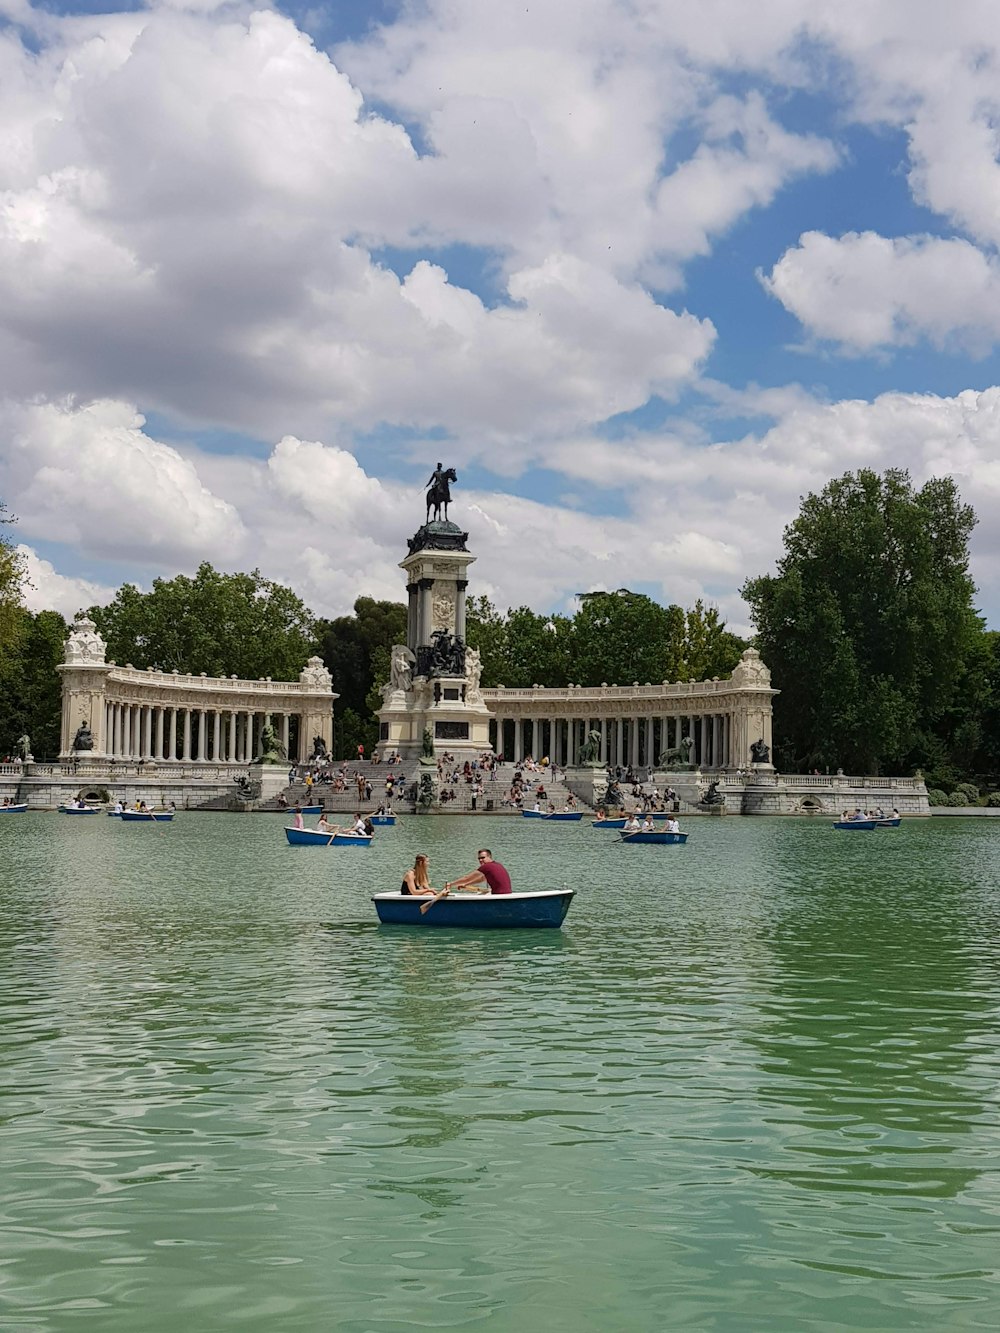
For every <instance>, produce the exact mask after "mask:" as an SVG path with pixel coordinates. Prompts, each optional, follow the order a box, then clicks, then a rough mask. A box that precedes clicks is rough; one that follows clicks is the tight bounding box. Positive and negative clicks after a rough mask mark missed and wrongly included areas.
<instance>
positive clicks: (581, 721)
mask: <svg viewBox="0 0 1000 1333" xmlns="http://www.w3.org/2000/svg"><path fill="white" fill-rule="evenodd" d="M591 731H596V732H598V733H599V735H600V738H601V743H600V753H599V758H600V761H601V763H602V764H610V765H611V767H612V768H615V767H619V768H629V767H631V768H633V769H638V768H655V767H657V765H658V764H659V762H660V756H661V755H662V754H663V752H664V751H665V750H670V749H678V748H680V746H681V743H682V741H683V740H685V739H686V738H688V737H689V738H690V740H691V742H692V746H691V754H690V762H691V763H692V764H697V765H698V766H699V767H700V768H703V769H704V768H730V767H732V768H735V767H738V766H739V765H741V764H744V763H747V762H748V760H749V755H737V754H736V753H735V744H734V736H735V727H734V718H733V714H732V713H729V712H719V713H683V714H677V715H674V716H672V715H670V714H667V715H664V716H659V717H656V716H653V715H648V716H643V715H641V714H640V715H632V716H611V717H599V718H594V717H558V716H556V717H545V716H544V715H541V716H540V715H538V714H524V715H520V714H519V715H516V716H513V717H509V716H508V717H505V716H504V715H503V713H502V712H501V711H500V710H499V709H497V712H496V737H495V740H494V748H495V750H496V751H497V753H498V754H501V755H503V757H504V758H506V759H512V760H514V761H515V762H517V761H519V760H521V759H525V758H527V756H528V755H531V756H532V757H533V758H535V759H541V758H542V757H543V756H544V755H547V756H548V758H549V760H550V761H551V762H552V763H557V764H560V765H568V766H570V767H572V766H573V765H574V764H575V763H577V762H578V756H579V754H580V750H581V749H582V747H583V745H584V744H585V743H586V740H587V736H588V733H589V732H591Z"/></svg>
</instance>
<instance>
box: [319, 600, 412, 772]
mask: <svg viewBox="0 0 1000 1333" xmlns="http://www.w3.org/2000/svg"><path fill="white" fill-rule="evenodd" d="M316 628H317V635H318V638H319V644H320V653H321V655H322V658H323V661H324V662H325V664H326V667H327V670H328V671H329V672H330V674H331V675H332V676H333V688H334V689H335V690H336V691H337V693H338V695H339V696H340V697H339V698H338V699H337V701H336V703H335V704H334V708H333V711H334V726H335V737H334V742H335V748H337V749H338V750H339V751H340V753H341V754H345V755H346V754H353V753H354V751H355V750H356V749H357V746H358V745H359V744H363V745H364V746H365V748H366V750H368V751H370V750H371V747H372V746H373V745H374V743H375V741H376V740H377V739H378V720H377V718H376V716H375V713H376V711H377V709H378V708H380V707H381V706H382V698H381V695H380V693H379V689H380V686H382V685H384V684H385V682H386V681H387V680H388V679H389V662H390V655H391V651H392V645H393V644H394V643H405V642H406V606H405V604H404V603H403V602H384V601H376V600H375V598H373V597H359V598H358V599H357V601H356V602H355V603H354V614H353V615H350V616H337V617H336V619H334V620H321V621H319V622H318V624H317V627H316Z"/></svg>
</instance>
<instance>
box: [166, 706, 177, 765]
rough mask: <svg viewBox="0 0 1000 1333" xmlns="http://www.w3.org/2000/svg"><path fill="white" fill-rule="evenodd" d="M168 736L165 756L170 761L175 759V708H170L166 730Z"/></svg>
mask: <svg viewBox="0 0 1000 1333" xmlns="http://www.w3.org/2000/svg"><path fill="white" fill-rule="evenodd" d="M168 736H169V739H168V740H167V756H168V758H170V759H176V758H177V708H176V706H174V707H172V708H171V710H170V725H169V728H168Z"/></svg>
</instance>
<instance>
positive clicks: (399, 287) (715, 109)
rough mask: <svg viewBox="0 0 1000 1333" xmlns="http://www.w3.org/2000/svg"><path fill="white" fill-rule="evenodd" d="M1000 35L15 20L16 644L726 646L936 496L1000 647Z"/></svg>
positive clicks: (967, 3) (4, 331)
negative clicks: (595, 630)
mask: <svg viewBox="0 0 1000 1333" xmlns="http://www.w3.org/2000/svg"><path fill="white" fill-rule="evenodd" d="M998 126H1000V21H998V15H997V10H996V5H995V0H955V2H954V3H952V4H950V5H947V6H944V5H941V4H940V2H939V0H841V2H840V3H839V4H837V5H836V6H833V5H824V6H819V5H816V4H815V3H814V0H810V2H809V3H806V0H760V3H758V4H755V5H748V4H747V3H746V2H745V0H699V3H697V4H678V3H676V2H675V0H578V3H576V4H575V5H572V6H567V5H566V4H565V3H564V2H563V0H528V3H525V4H524V5H523V6H522V5H521V4H509V5H508V4H501V5H489V4H484V3H483V0H422V2H420V3H417V2H416V0H414V2H413V3H406V4H396V3H390V0H379V2H378V3H371V4H369V5H364V4H359V3H353V4H348V3H346V0H333V2H332V3H327V4H315V5H311V4H306V3H301V4H291V5H288V6H286V7H284V8H282V7H274V8H269V7H265V6H263V5H259V4H242V3H234V4H229V3H215V0H168V2H165V3H153V4H151V5H149V6H141V7H139V6H129V7H125V8H120V9H114V10H108V9H106V8H105V6H104V5H103V4H101V3H100V0H83V3H82V4H80V3H78V4H75V5H73V4H65V5H64V4H56V3H49V4H47V5H44V6H41V5H32V4H31V3H30V0H0V500H2V501H3V502H4V503H5V504H6V506H7V508H8V509H9V510H10V511H12V512H13V513H14V514H15V515H16V516H17V518H18V524H17V527H16V529H15V530H14V537H15V541H16V542H17V543H19V544H20V546H21V549H22V552H23V554H24V555H25V558H26V561H27V565H28V569H29V573H30V576H31V581H32V585H33V586H32V587H31V589H30V590H29V605H30V606H31V607H32V608H33V609H41V608H43V607H52V608H55V609H57V610H60V611H62V612H63V613H64V614H66V615H72V614H74V613H75V612H76V610H77V609H78V608H79V607H81V606H84V605H88V604H90V603H92V602H95V601H96V602H101V601H105V600H108V599H110V598H111V597H112V596H113V594H114V591H115V589H116V588H117V587H118V586H119V585H120V584H121V583H122V582H124V581H126V580H128V581H131V582H135V583H137V584H138V585H139V586H141V587H148V586H149V585H150V584H151V582H152V580H153V579H154V578H157V577H165V578H171V577H173V576H174V575H175V574H178V573H192V572H193V571H194V570H195V569H196V568H197V566H198V564H199V563H200V562H202V561H204V560H207V561H210V562H211V563H212V564H213V565H215V566H216V567H217V568H219V569H224V570H237V569H244V570H249V569H252V568H259V569H260V570H261V571H262V572H263V573H264V574H265V575H266V576H267V577H269V578H272V579H276V580H279V581H281V582H284V583H287V584H288V585H290V586H291V587H292V588H293V589H294V590H295V591H296V592H297V593H298V594H299V595H300V596H301V597H302V598H303V599H304V601H305V602H306V604H307V605H308V606H309V607H310V608H311V609H312V610H313V611H314V612H316V613H317V614H321V615H341V614H345V613H347V612H349V611H350V608H351V606H352V604H353V602H354V600H355V598H356V597H358V596H359V595H362V594H366V595H370V596H375V597H380V598H381V597H384V598H391V599H394V600H402V599H403V596H404V592H403V585H404V577H403V575H402V573H401V571H400V570H399V568H398V562H399V560H400V559H401V558H402V556H403V555H404V554H405V551H406V545H405V541H406V537H407V536H409V535H410V534H412V533H413V532H414V531H415V529H416V528H417V526H419V524H420V523H421V522H422V521H423V518H424V508H423V487H424V485H425V483H426V481H427V480H428V478H429V476H430V473H431V471H432V469H433V467H434V466H435V464H436V463H437V462H439V461H440V462H443V463H444V465H445V466H446V467H447V466H453V467H454V468H455V469H456V471H457V473H458V483H457V485H456V486H455V487H453V495H454V503H453V505H452V508H451V513H450V517H451V518H452V519H453V520H455V521H456V522H458V523H460V524H461V525H462V527H463V528H464V529H467V530H468V532H469V545H470V549H471V550H472V551H473V552H474V553H475V554H476V556H477V560H476V563H475V564H474V565H473V567H472V570H471V571H470V579H471V583H470V592H471V593H473V594H476V593H485V594H487V595H488V596H489V597H490V598H491V599H492V600H493V601H494V602H495V603H496V604H497V605H498V606H499V607H501V608H503V607H507V606H511V605H514V606H518V605H528V606H531V607H532V608H533V609H535V610H536V611H547V612H553V611H568V610H571V609H572V607H573V604H574V597H575V596H576V595H577V594H578V593H580V592H583V591H588V590H592V589H597V588H618V587H629V588H632V589H633V590H636V591H642V592H646V593H649V594H650V595H651V596H653V597H656V598H657V599H658V600H661V601H664V602H677V603H680V604H681V605H685V606H689V605H691V604H693V602H694V601H695V599H696V598H698V597H702V598H704V599H705V600H706V601H708V602H710V603H712V604H714V605H716V606H718V607H719V608H720V610H721V612H722V614H723V616H724V618H725V619H726V620H727V622H728V623H729V625H730V627H731V628H733V629H734V630H736V631H737V632H741V633H746V632H749V631H750V630H751V629H752V626H750V625H749V622H748V618H747V609H746V606H745V604H744V603H743V601H742V600H741V598H740V594H739V589H740V587H741V585H742V583H743V581H744V580H745V579H746V578H747V577H750V576H753V575H757V574H763V573H767V572H770V571H772V570H773V569H774V566H775V561H776V560H777V559H778V558H779V557H780V554H781V549H782V531H783V529H784V527H785V525H786V524H788V523H789V522H790V521H791V520H792V519H793V518H794V517H795V515H796V513H797V512H798V508H799V503H800V499H801V497H802V496H804V495H806V494H808V493H809V492H812V491H817V490H820V489H821V488H822V487H823V486H824V485H825V484H826V482H827V481H828V480H830V479H831V478H832V477H835V476H839V475H842V474H843V473H844V472H846V471H850V470H855V469H857V468H860V467H868V468H874V469H876V470H883V469H885V468H887V467H903V468H907V469H908V470H909V472H910V474H911V476H912V478H913V480H914V482H915V483H917V484H922V483H923V482H924V481H925V480H926V479H927V478H928V477H932V476H942V475H945V474H950V475H952V476H954V477H955V478H956V481H957V483H958V487H959V490H960V492H961V495H962V497H963V499H964V500H966V501H967V502H969V503H971V504H972V505H973V506H974V508H975V510H976V513H977V515H978V517H979V524H978V527H977V529H976V532H975V534H974V537H973V540H972V573H973V577H974V578H975V580H976V583H977V586H978V589H979V592H978V605H979V607H980V609H981V611H982V612H983V614H984V615H985V616H986V619H987V622H988V623H989V624H990V625H991V627H994V628H1000V522H998V519H1000V366H998V361H997V345H998V340H1000V258H998V253H997V247H998V244H1000V163H998Z"/></svg>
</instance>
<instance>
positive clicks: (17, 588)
mask: <svg viewBox="0 0 1000 1333" xmlns="http://www.w3.org/2000/svg"><path fill="white" fill-rule="evenodd" d="M14 521H15V520H14V519H13V518H12V517H11V516H10V514H8V512H7V509H6V506H5V505H4V503H3V501H2V500H0V661H2V659H3V657H4V656H5V654H6V653H8V652H10V651H11V650H12V649H13V648H14V645H15V643H16V641H17V637H18V634H19V632H20V628H21V622H20V616H19V613H20V610H21V607H22V603H23V595H24V584H25V578H26V576H25V572H24V561H23V560H22V559H21V557H20V556H19V555H18V553H17V551H16V549H15V548H14V545H13V543H12V542H11V541H10V540H9V538H8V537H7V534H6V533H5V532H4V528H7V527H10V525H11V524H13V523H14Z"/></svg>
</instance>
